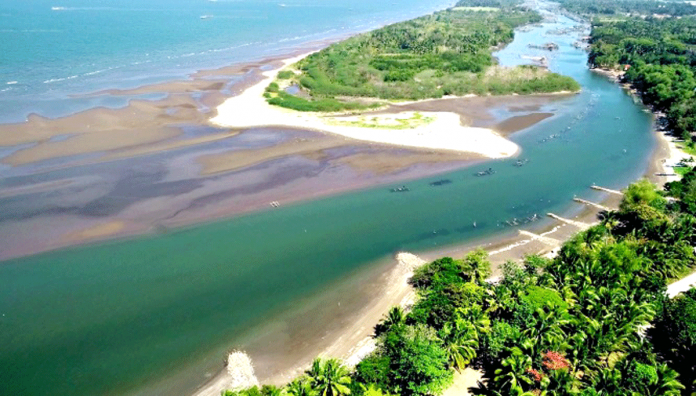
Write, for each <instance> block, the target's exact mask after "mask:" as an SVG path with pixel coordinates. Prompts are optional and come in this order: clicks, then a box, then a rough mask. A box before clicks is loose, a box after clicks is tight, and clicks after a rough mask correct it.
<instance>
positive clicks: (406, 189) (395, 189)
mask: <svg viewBox="0 0 696 396" xmlns="http://www.w3.org/2000/svg"><path fill="white" fill-rule="evenodd" d="M389 191H391V192H408V191H411V190H409V188H408V187H406V186H401V187H396V188H392V189H391V190H389Z"/></svg>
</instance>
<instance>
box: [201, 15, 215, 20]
mask: <svg viewBox="0 0 696 396" xmlns="http://www.w3.org/2000/svg"><path fill="white" fill-rule="evenodd" d="M212 17H213V16H212V15H201V19H210V18H212Z"/></svg>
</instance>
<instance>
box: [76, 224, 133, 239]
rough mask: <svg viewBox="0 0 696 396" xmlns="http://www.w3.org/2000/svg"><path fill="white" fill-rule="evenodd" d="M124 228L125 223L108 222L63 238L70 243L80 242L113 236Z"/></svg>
mask: <svg viewBox="0 0 696 396" xmlns="http://www.w3.org/2000/svg"><path fill="white" fill-rule="evenodd" d="M124 228H126V223H124V222H122V221H110V222H108V223H103V224H99V225H96V226H93V227H89V228H86V229H84V230H82V231H77V232H74V233H71V234H68V235H66V236H65V238H66V239H68V240H71V241H82V240H86V239H95V238H104V237H107V236H111V235H114V234H116V233H118V232H120V231H122V230H123V229H124Z"/></svg>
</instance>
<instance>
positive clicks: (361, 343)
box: [195, 128, 694, 396]
mask: <svg viewBox="0 0 696 396" xmlns="http://www.w3.org/2000/svg"><path fill="white" fill-rule="evenodd" d="M653 130H654V133H656V134H657V139H658V142H659V144H658V145H657V147H656V148H655V150H654V152H653V154H652V156H651V159H650V166H649V167H648V169H647V170H646V173H645V175H644V177H646V178H648V179H650V180H651V181H653V182H654V183H657V184H658V185H662V184H664V183H666V182H668V181H672V180H675V179H677V178H678V177H674V176H661V175H658V174H659V173H671V167H670V166H669V165H671V164H675V163H676V162H679V161H680V160H681V159H682V158H684V157H688V155H687V154H686V153H684V152H683V150H680V149H679V148H678V147H677V146H676V144H675V142H674V139H672V138H671V137H670V136H668V135H667V134H665V133H664V132H661V131H658V130H657V128H654V129H653ZM588 187H589V186H588ZM620 199H621V197H620V196H618V195H615V194H606V193H605V194H603V199H601V200H600V201H599V202H597V203H599V204H601V205H603V206H608V207H610V208H614V209H615V208H618V204H619V202H620ZM575 213H576V215H575V216H573V217H572V218H562V217H558V216H556V217H555V218H554V219H553V220H550V221H548V222H547V224H546V225H544V226H540V227H538V228H539V229H538V230H536V231H532V232H529V231H520V232H519V233H518V234H517V235H514V236H509V235H508V236H500V235H499V236H497V237H495V238H493V239H490V238H489V239H487V240H485V241H476V242H475V243H469V244H466V245H463V246H451V247H448V248H445V249H439V250H436V251H429V252H420V253H418V256H414V255H411V254H407V255H406V256H405V257H409V258H410V257H413V258H414V259H412V261H411V262H413V261H415V262H421V263H422V262H426V261H427V260H433V259H435V258H438V257H443V256H445V255H448V256H453V257H460V256H463V255H464V254H465V253H466V252H467V251H470V250H471V249H473V248H474V247H476V246H482V247H484V248H485V249H486V250H487V251H488V252H489V255H490V260H491V262H492V263H493V264H494V266H496V267H497V266H499V265H500V264H502V263H503V262H505V261H507V260H511V259H512V260H515V259H520V258H522V257H523V256H524V255H526V254H541V255H552V254H554V253H555V251H556V250H557V249H558V248H559V247H560V246H561V244H562V243H563V242H564V241H565V240H567V239H568V238H570V237H571V236H572V235H574V234H575V233H577V232H579V231H582V230H584V229H586V228H588V227H590V226H592V225H594V224H596V223H597V222H598V221H597V215H598V213H599V209H598V208H596V207H591V206H583V207H580V206H579V207H577V208H576V211H575ZM421 257H422V258H421ZM403 258H404V256H399V255H397V256H396V257H395V258H394V260H395V261H396V263H397V264H395V266H394V269H393V270H392V271H391V275H390V276H389V282H388V283H387V284H386V285H385V288H384V289H383V290H382V291H381V292H380V293H379V295H378V296H376V297H375V300H376V302H377V303H376V304H374V305H373V306H370V307H368V308H365V309H363V310H362V311H361V313H360V320H359V321H357V322H356V326H355V327H352V328H349V329H345V330H344V331H340V332H338V333H336V334H333V335H332V337H334V339H335V340H336V341H335V342H334V343H333V344H332V346H331V347H330V348H324V349H321V350H317V351H316V355H317V356H329V357H339V358H341V359H344V361H346V362H347V363H348V364H351V365H353V364H355V363H357V362H359V360H360V359H361V358H363V357H364V356H366V355H367V354H368V353H369V352H371V351H372V350H373V348H374V341H373V340H372V338H371V334H372V329H373V328H374V325H376V324H377V323H378V322H379V321H380V320H381V319H382V317H383V315H384V314H386V312H387V311H388V309H389V308H390V307H392V306H395V305H400V306H402V307H403V306H408V305H409V304H411V303H412V302H413V301H414V298H415V291H414V290H413V289H412V288H411V287H410V286H409V285H408V283H407V280H408V277H409V276H410V274H411V271H410V270H408V271H407V270H405V268H408V267H407V266H404V265H403V263H402V261H403ZM424 259H425V260H424ZM495 275H499V270H498V269H496V270H495V271H494V276H495ZM693 281H694V278H693V276H692V277H690V278H689V279H688V280H685V281H684V282H681V283H680V285H681V284H682V283H683V284H685V285H686V284H687V283H688V284H691V283H693ZM680 290H681V289H680ZM304 369H306V364H304V365H302V364H299V365H295V366H294V367H291V368H288V369H287V370H286V371H285V372H284V373H283V374H282V375H277V376H273V377H268V378H260V379H261V383H271V384H276V385H283V384H284V383H287V382H288V381H289V380H291V379H292V378H293V377H294V376H296V375H299V374H301V373H302V372H303V371H304ZM479 374H480V373H478V372H476V371H473V370H470V371H467V372H465V373H464V374H463V375H460V376H459V377H458V380H457V383H456V384H455V385H456V386H453V388H452V389H450V390H449V391H448V392H449V393H448V395H454V394H461V392H462V391H466V389H467V388H468V386H474V385H475V383H476V380H477V379H479ZM227 381H228V379H227V378H226V376H225V373H220V375H218V376H216V377H215V379H214V380H213V381H211V382H209V383H207V384H206V385H205V386H204V387H202V388H201V389H200V390H199V391H198V392H197V393H196V394H195V396H214V395H218V394H219V392H220V391H221V390H222V389H224V386H225V384H226V383H227ZM457 392H459V393H457Z"/></svg>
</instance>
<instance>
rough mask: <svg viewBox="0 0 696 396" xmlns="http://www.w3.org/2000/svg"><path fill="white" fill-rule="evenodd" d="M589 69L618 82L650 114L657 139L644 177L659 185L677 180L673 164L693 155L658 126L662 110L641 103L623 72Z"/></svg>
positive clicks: (677, 176) (678, 177) (662, 115)
mask: <svg viewBox="0 0 696 396" xmlns="http://www.w3.org/2000/svg"><path fill="white" fill-rule="evenodd" d="M590 70H591V71H592V72H594V73H597V74H599V75H602V76H605V77H607V78H608V79H610V80H611V81H613V82H614V83H616V84H618V85H619V86H620V87H621V88H623V89H624V91H626V92H627V93H628V94H629V95H631V96H632V97H633V98H635V99H637V100H640V101H641V105H642V106H644V107H645V108H646V109H648V110H649V111H650V113H651V114H652V116H653V133H654V135H655V136H656V139H657V141H658V146H657V147H656V148H655V151H656V153H655V155H654V156H653V158H652V159H651V161H650V162H651V164H650V168H649V171H648V173H647V174H646V175H645V178H647V179H648V180H650V181H651V182H652V183H655V184H657V185H658V186H660V187H662V186H664V185H665V184H666V183H669V182H672V181H676V180H679V179H680V178H681V176H679V175H678V174H677V173H676V172H675V171H674V166H675V165H677V164H678V163H679V162H681V160H682V159H685V158H693V156H692V155H691V154H688V153H687V152H685V151H684V150H683V149H681V148H679V147H678V146H677V144H676V141H677V139H676V138H675V137H674V136H672V135H671V134H670V131H668V130H666V129H663V128H659V127H658V121H659V119H660V118H662V117H664V116H665V115H664V114H663V113H662V112H659V111H656V110H655V109H653V108H651V107H650V106H647V105H645V104H643V102H642V100H641V97H640V95H639V94H638V92H637V91H636V89H635V88H633V87H632V86H631V84H628V83H624V82H622V81H621V79H622V77H623V75H624V72H622V71H619V70H614V69H608V68H598V67H597V68H592V69H590ZM658 152H659V153H658Z"/></svg>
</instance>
